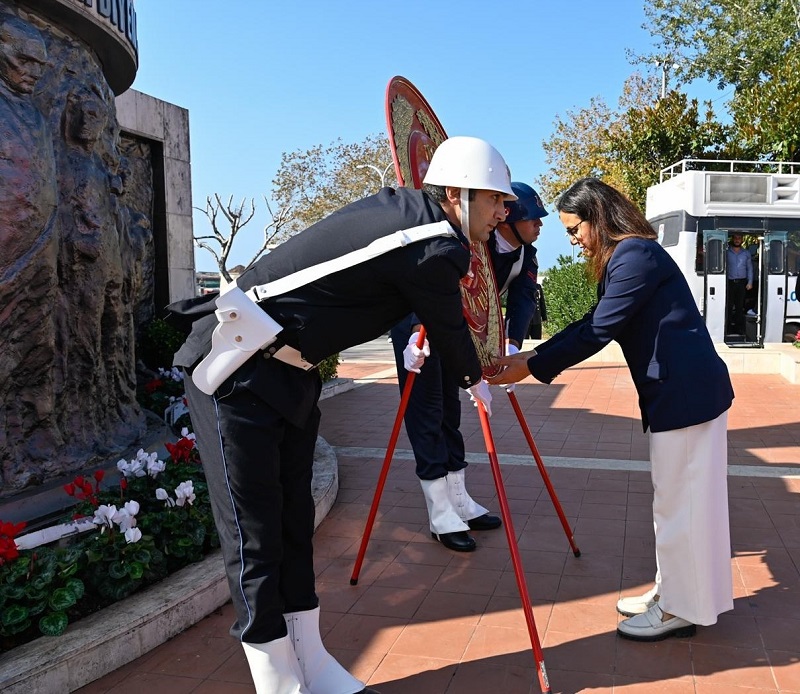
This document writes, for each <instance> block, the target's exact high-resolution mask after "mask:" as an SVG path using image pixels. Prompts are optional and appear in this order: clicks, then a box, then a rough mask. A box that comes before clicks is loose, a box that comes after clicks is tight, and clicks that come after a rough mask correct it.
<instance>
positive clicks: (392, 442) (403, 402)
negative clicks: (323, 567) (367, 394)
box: [350, 328, 425, 586]
mask: <svg viewBox="0 0 800 694" xmlns="http://www.w3.org/2000/svg"><path fill="white" fill-rule="evenodd" d="M424 344H425V328H420V330H419V337H418V338H417V347H418V348H419V349H422V346H423V345H424ZM416 375H417V374H416V373H415V372H414V371H409V372H408V376H407V377H406V384H405V386H404V387H403V394H402V396H401V397H400V407H398V408H397V416H396V417H395V420H394V426H393V427H392V433H391V435H390V436H389V443H388V444H387V446H386V456H385V457H384V459H383V467H382V468H381V474H380V475H379V476H378V484H377V486H376V487H375V494H374V496H373V497H372V506H371V507H370V509H369V516H368V517H367V524H366V525H365V526H364V535H363V536H362V537H361V547H359V548H358V556H357V557H356V563H355V565H354V566H353V573H352V575H351V576H350V585H351V586H354V585H356V584H357V583H358V575H359V573H361V565H362V564H363V563H364V554H365V553H366V551H367V545H368V544H369V536H370V535H371V534H372V526H373V525H374V523H375V516H377V515H378V505H379V504H380V502H381V496H382V495H383V487H384V486H385V484H386V477H387V475H388V474H389V466H390V465H391V464H392V456H393V455H394V447H395V446H396V445H397V437H398V436H399V435H400V427H401V426H402V424H403V415H405V413H406V408H407V407H408V399H409V398H410V397H411V388H412V386H413V385H414V378H415V377H416Z"/></svg>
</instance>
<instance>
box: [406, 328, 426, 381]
mask: <svg viewBox="0 0 800 694" xmlns="http://www.w3.org/2000/svg"><path fill="white" fill-rule="evenodd" d="M418 339H419V332H416V333H412V334H411V337H409V338H408V345H407V346H406V348H405V349H404V350H403V366H405V367H406V371H413V372H414V373H417V374H418V373H419V370H420V368H421V367H422V365H423V364H424V363H425V357H429V356H431V346H430V345H429V344H428V338H427V337H426V338H425V342H424V343H423V345H422V348H421V349H420V348H419V347H417V340H418Z"/></svg>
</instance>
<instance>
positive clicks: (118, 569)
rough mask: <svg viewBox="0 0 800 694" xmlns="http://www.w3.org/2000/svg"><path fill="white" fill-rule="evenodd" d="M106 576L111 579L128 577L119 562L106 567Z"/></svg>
mask: <svg viewBox="0 0 800 694" xmlns="http://www.w3.org/2000/svg"><path fill="white" fill-rule="evenodd" d="M108 575H109V576H111V578H125V577H126V576H127V575H128V570H127V568H125V565H124V564H123V563H122V562H121V561H114V562H111V565H110V566H109V567H108Z"/></svg>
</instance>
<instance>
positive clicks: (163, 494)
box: [156, 487, 175, 507]
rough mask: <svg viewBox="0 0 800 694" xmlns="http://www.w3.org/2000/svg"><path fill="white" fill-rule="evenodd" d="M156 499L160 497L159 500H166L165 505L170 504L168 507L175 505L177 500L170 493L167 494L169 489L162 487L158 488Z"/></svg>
mask: <svg viewBox="0 0 800 694" xmlns="http://www.w3.org/2000/svg"><path fill="white" fill-rule="evenodd" d="M156 499H158V500H159V501H166V504H164V505H165V506H168V507H169V506H174V505H175V502H174V501H173V500H172V498H171V497H170V495H169V494H167V490H166V489H161V487H159V488H158V489H156Z"/></svg>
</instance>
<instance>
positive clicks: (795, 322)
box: [645, 159, 800, 347]
mask: <svg viewBox="0 0 800 694" xmlns="http://www.w3.org/2000/svg"><path fill="white" fill-rule="evenodd" d="M645 214H646V216H647V219H648V221H649V222H650V223H651V224H652V225H653V228H654V229H655V230H656V231H657V232H658V240H659V243H661V245H662V246H664V248H665V249H666V250H667V252H668V253H669V254H670V256H672V258H674V260H675V262H677V263H678V266H679V267H680V268H681V270H682V271H683V273H684V275H685V276H686V279H687V281H688V282H689V286H690V287H691V290H692V294H693V295H694V297H695V301H696V302H697V306H698V308H699V309H700V312H701V313H702V314H703V317H704V318H705V321H706V326H707V327H708V331H709V333H711V338H712V339H713V340H714V342H725V343H726V344H728V345H731V346H741V347H763V346H764V344H765V343H774V342H792V341H793V340H794V339H795V336H796V335H797V332H798V331H800V297H798V292H800V163H798V162H788V163H787V162H752V161H719V160H702V159H684V160H682V161H679V162H678V163H676V164H673V165H672V166H669V167H667V168H665V169H663V170H662V171H661V177H660V183H658V184H656V185H654V186H651V187H650V188H648V190H647V207H646V210H645ZM734 233H738V234H743V235H744V239H745V241H744V245H745V247H746V250H747V251H749V252H750V253H751V254H752V257H753V270H754V282H753V287H752V289H751V290H749V291H748V292H747V295H746V299H745V312H746V321H745V330H744V334H740V333H741V330H739V331H737V333H733V332H732V328H731V327H730V325H729V323H728V320H727V316H728V312H727V309H728V307H727V305H726V304H727V294H728V291H727V288H728V284H727V280H726V250H727V247H728V239H729V237H730V236H731V235H732V234H734Z"/></svg>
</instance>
